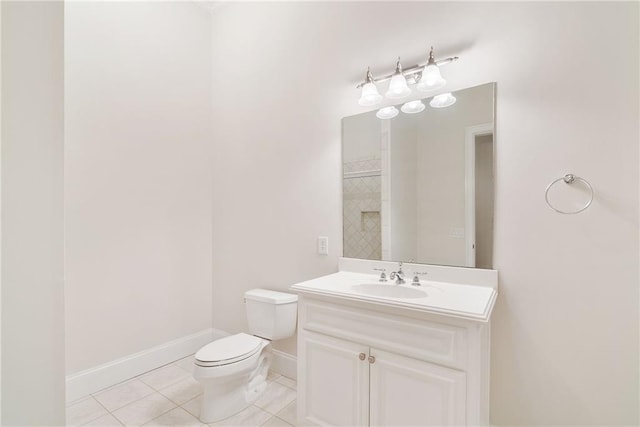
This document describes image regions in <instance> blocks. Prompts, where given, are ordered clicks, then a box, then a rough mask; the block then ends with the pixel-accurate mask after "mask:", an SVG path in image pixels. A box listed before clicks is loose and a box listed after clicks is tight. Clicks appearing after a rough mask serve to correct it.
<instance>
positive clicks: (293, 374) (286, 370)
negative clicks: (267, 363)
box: [271, 350, 298, 381]
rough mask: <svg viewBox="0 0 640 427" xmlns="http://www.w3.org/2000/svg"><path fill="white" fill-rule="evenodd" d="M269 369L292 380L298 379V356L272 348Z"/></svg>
mask: <svg viewBox="0 0 640 427" xmlns="http://www.w3.org/2000/svg"><path fill="white" fill-rule="evenodd" d="M271 369H273V371H274V372H277V373H279V374H280V375H284V376H285V377H288V378H291V379H293V380H296V381H297V380H298V358H297V357H295V356H292V355H291V354H289V353H284V352H282V351H279V350H273V362H271Z"/></svg>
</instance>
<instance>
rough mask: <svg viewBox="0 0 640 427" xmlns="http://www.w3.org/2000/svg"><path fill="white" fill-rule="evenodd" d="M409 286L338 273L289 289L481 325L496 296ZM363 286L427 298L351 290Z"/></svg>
mask: <svg viewBox="0 0 640 427" xmlns="http://www.w3.org/2000/svg"><path fill="white" fill-rule="evenodd" d="M409 282H410V278H408V282H407V283H406V284H404V285H396V284H395V283H394V282H393V281H391V280H389V281H388V282H385V283H380V282H379V281H378V276H376V275H373V274H365V273H355V272H350V271H340V272H338V273H333V274H329V275H327V276H322V277H318V278H316V279H312V280H307V281H305V282H301V283H297V284H295V285H293V286H291V290H293V291H296V292H298V293H302V294H305V293H307V294H316V295H323V296H334V297H338V298H346V299H349V300H357V301H363V302H375V303H378V304H385V305H387V306H390V307H399V308H410V309H413V310H420V311H424V312H427V313H436V314H444V315H449V316H454V317H460V318H465V319H471V320H478V321H484V322H486V321H488V320H489V318H490V316H491V310H492V309H493V305H494V303H495V300H496V296H497V290H496V289H495V288H493V287H488V286H477V285H473V284H457V283H450V282H440V281H429V280H421V286H412V285H411V284H410V283H409ZM364 283H371V284H373V283H380V285H381V286H401V287H408V288H414V289H420V290H422V291H424V292H426V294H427V295H426V296H425V297H419V298H396V297H380V296H372V295H368V294H363V293H361V292H358V291H356V290H354V289H352V287H353V286H354V285H359V284H364Z"/></svg>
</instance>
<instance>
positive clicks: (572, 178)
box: [544, 173, 594, 215]
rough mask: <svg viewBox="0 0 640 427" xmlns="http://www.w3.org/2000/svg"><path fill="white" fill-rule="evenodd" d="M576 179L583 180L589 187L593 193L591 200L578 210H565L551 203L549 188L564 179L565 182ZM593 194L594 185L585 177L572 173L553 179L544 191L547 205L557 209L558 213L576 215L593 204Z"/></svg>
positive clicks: (592, 193)
mask: <svg viewBox="0 0 640 427" xmlns="http://www.w3.org/2000/svg"><path fill="white" fill-rule="evenodd" d="M576 180H578V181H582V182H583V183H584V184H585V185H586V186H587V187H589V191H590V193H591V196H590V197H589V201H588V202H587V204H586V205H584V206H583V207H581V208H580V209H578V210H576V211H563V210H560V209H558V208H556V207H554V206H553V205H552V204H551V202H549V190H550V189H551V187H553V185H554V184H555V183H556V182H560V181H564V183H565V184H573V183H574V182H575V181H576ZM593 196H594V191H593V187H592V186H591V184H589V181H587V180H586V179H584V178H580V177H579V176H576V175H574V174H572V173H568V174H566V175H565V176H562V177H560V178H558V179H556V180H554V181H552V182H551V184H549V185H548V186H547V189H546V191H545V192H544V201H545V202H547V206H549V207H550V208H551V209H553V210H554V211H556V212H558V213H561V214H565V215H574V214H577V213H580V212H582V211H584V210H585V209H587V208H588V207H589V206H591V203H592V202H593Z"/></svg>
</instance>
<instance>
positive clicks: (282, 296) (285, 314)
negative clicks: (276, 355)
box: [244, 289, 298, 340]
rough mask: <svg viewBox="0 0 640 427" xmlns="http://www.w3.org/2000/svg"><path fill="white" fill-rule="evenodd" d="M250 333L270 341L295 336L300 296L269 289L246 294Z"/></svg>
mask: <svg viewBox="0 0 640 427" xmlns="http://www.w3.org/2000/svg"><path fill="white" fill-rule="evenodd" d="M244 303H245V311H246V313H247V321H248V322H249V332H250V333H251V334H253V335H256V336H258V337H261V338H266V339H268V340H280V339H283V338H288V337H291V336H293V334H294V333H295V331H296V321H297V319H298V295H295V294H289V293H285V292H276V291H270V290H267V289H252V290H250V291H247V292H245V294H244Z"/></svg>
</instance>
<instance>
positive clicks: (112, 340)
mask: <svg viewBox="0 0 640 427" xmlns="http://www.w3.org/2000/svg"><path fill="white" fill-rule="evenodd" d="M65 20H66V23H65V63H66V76H65V78H66V80H65V83H66V86H65V102H66V122H65V131H66V135H65V137H66V147H65V161H66V165H65V186H66V197H65V213H66V218H65V226H66V279H67V281H66V289H65V293H66V295H65V297H66V315H67V372H68V373H74V372H77V371H80V370H83V369H87V368H91V367H94V366H96V365H99V364H102V363H106V362H109V361H112V360H114V359H116V358H119V357H123V356H127V355H129V354H132V353H135V352H138V351H141V350H145V349H148V348H150V347H153V346H156V345H159V344H163V343H165V342H168V341H170V340H173V339H177V338H182V337H183V336H185V335H188V334H193V333H195V332H199V331H201V330H204V329H208V328H210V327H211V323H212V319H211V310H212V308H211V304H212V303H211V300H212V295H211V293H212V290H211V256H212V255H211V245H212V236H211V217H212V215H213V213H212V210H213V203H212V187H211V179H212V177H211V154H212V150H211V147H212V141H211V137H210V135H211V121H212V120H211V100H212V93H211V72H212V70H211V16H210V14H209V12H208V11H207V10H205V9H204V8H201V7H199V6H197V5H195V4H194V3H191V2H67V5H66V13H65Z"/></svg>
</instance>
